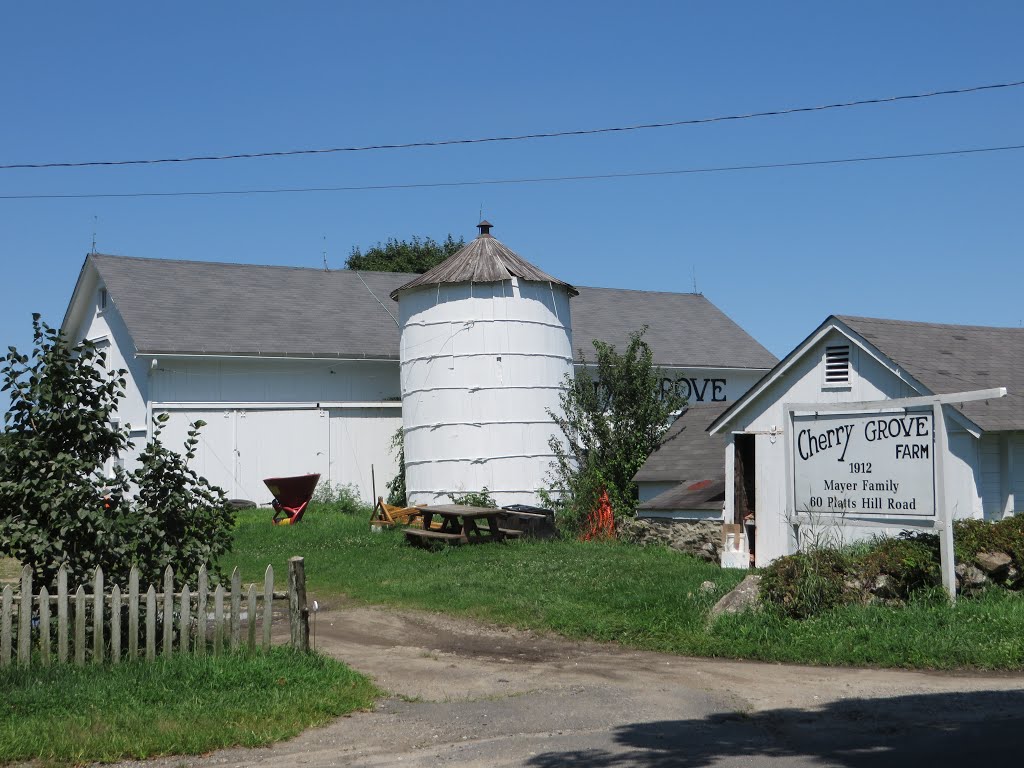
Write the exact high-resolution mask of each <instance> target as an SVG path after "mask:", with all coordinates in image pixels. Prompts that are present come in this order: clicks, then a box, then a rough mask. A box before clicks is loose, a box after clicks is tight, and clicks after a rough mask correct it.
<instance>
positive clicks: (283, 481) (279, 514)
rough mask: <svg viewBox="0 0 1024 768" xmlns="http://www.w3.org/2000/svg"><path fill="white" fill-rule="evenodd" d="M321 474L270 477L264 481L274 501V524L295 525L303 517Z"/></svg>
mask: <svg viewBox="0 0 1024 768" xmlns="http://www.w3.org/2000/svg"><path fill="white" fill-rule="evenodd" d="M318 482H320V475H298V476H296V477H268V478H267V479H266V480H264V481H263V484H264V485H265V486H267V488H268V489H269V490H270V492H271V493H272V494H274V501H273V503H272V505H271V506H273V507H274V519H273V521H272V522H273V523H274V525H293V524H295V523H297V522H299V521H300V520H301V519H302V514H303V513H304V512H305V511H306V507H308V506H309V501H310V499H312V498H313V491H315V490H316V484H317V483H318Z"/></svg>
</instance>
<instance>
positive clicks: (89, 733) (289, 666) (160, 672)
mask: <svg viewBox="0 0 1024 768" xmlns="http://www.w3.org/2000/svg"><path fill="white" fill-rule="evenodd" d="M0 691H3V698H2V701H0V762H8V761H20V760H32V759H36V760H40V761H42V762H44V763H47V764H72V763H73V764H77V763H82V762H92V761H101V762H110V761H113V760H118V759H125V758H143V757H152V756H156V755H167V754H199V753H203V752H207V751H209V750H212V749H217V748H220V747H228V746H234V745H241V746H247V747H255V746H261V745H265V744H270V743H272V742H274V741H278V740H280V739H285V738H289V737H291V736H294V735H296V734H298V733H299V732H300V731H302V730H303V729H305V728H309V727H311V726H315V725H320V724H322V723H325V722H327V721H328V720H330V719H331V718H334V717H337V716H339V715H342V714H345V713H348V712H352V711H354V710H359V709H365V708H367V707H369V706H370V705H371V704H372V702H373V700H374V698H375V697H376V696H377V695H378V691H377V690H376V689H375V688H374V686H373V684H372V683H370V681H369V680H368V679H367V678H365V677H363V676H362V675H359V674H357V673H355V672H353V671H352V670H350V669H348V668H347V667H346V666H345V665H343V664H340V663H338V662H336V661H332V660H331V659H327V658H324V657H322V656H319V655H317V654H297V653H294V652H292V651H290V650H287V649H284V648H275V649H273V650H272V651H271V652H270V653H266V654H264V653H251V654H248V653H244V654H243V653H238V654H231V655H228V656H222V657H219V658H216V659H213V658H209V657H206V658H199V659H197V658H195V657H177V658H174V659H172V660H170V661H157V662H154V663H148V664H147V663H145V662H137V663H132V664H123V665H119V666H110V667H91V666H90V667H72V666H65V665H59V666H53V667H49V668H39V667H35V668H30V669H27V670H25V669H19V668H8V669H0Z"/></svg>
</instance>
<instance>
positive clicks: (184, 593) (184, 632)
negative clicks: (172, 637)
mask: <svg viewBox="0 0 1024 768" xmlns="http://www.w3.org/2000/svg"><path fill="white" fill-rule="evenodd" d="M191 609H192V595H191V593H189V591H188V584H182V585H181V624H180V627H179V629H178V639H179V640H180V643H181V652H182V653H183V654H184V653H188V652H189V636H190V635H191V634H192V616H191Z"/></svg>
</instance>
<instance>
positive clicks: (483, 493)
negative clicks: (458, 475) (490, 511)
mask: <svg viewBox="0 0 1024 768" xmlns="http://www.w3.org/2000/svg"><path fill="white" fill-rule="evenodd" d="M448 498H449V499H451V500H452V504H464V505H466V506H467V507H496V506H498V504H497V502H495V501H494V499H492V498H491V492H490V491H488V490H487V486H486V485H485V486H484V487H483V489H482V490H480V491H469V492H467V493H463V494H461V495H455V494H451V493H449V494H448Z"/></svg>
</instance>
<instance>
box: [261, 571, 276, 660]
mask: <svg viewBox="0 0 1024 768" xmlns="http://www.w3.org/2000/svg"><path fill="white" fill-rule="evenodd" d="M273 620H274V566H272V565H268V566H267V572H266V573H265V574H264V575H263V650H264V651H269V650H270V623H271V622H272V621H273Z"/></svg>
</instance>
